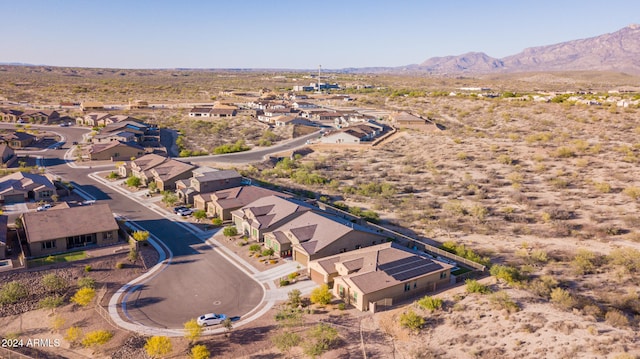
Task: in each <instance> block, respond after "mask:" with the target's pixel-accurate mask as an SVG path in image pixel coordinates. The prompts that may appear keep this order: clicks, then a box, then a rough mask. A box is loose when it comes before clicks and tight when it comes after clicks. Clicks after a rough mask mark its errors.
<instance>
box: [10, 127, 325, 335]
mask: <svg viewBox="0 0 640 359" xmlns="http://www.w3.org/2000/svg"><path fill="white" fill-rule="evenodd" d="M2 125H4V126H2ZM6 125H7V124H0V127H5V126H6ZM14 126H15V125H9V128H13V127H14ZM33 127H45V128H46V129H47V130H49V131H55V132H57V133H58V134H60V136H62V138H63V141H65V142H68V143H70V142H73V141H77V142H80V141H81V139H82V136H83V135H84V134H86V133H87V132H88V129H85V128H77V127H58V126H33ZM315 136H318V134H317V133H315V134H312V135H308V136H305V137H302V138H299V139H295V140H292V141H289V142H288V143H285V144H281V145H276V146H272V147H269V148H266V149H262V150H257V151H249V152H244V153H238V154H227V155H218V156H206V157H209V158H210V159H208V160H209V161H211V160H212V159H211V158H215V161H221V162H225V161H227V162H236V163H238V162H255V161H261V160H262V159H263V157H264V156H268V155H269V154H272V153H277V152H281V151H285V150H290V149H295V148H298V147H301V146H303V145H304V144H305V143H306V141H307V139H309V138H313V137H315ZM68 149H69V147H68V146H66V145H65V146H62V148H61V149H48V150H46V151H40V152H37V155H39V156H42V160H41V161H40V164H41V165H42V166H45V167H46V168H47V170H48V171H49V172H51V173H53V174H55V175H56V176H59V177H61V178H62V179H63V180H65V181H69V182H72V183H73V184H74V185H75V186H76V188H77V189H78V191H79V192H80V193H82V194H84V195H85V196H88V197H90V198H93V199H96V200H100V201H104V202H105V203H108V204H109V205H110V207H111V209H112V211H113V212H114V213H117V214H118V215H120V216H123V217H126V218H127V219H129V220H130V221H133V223H134V224H135V225H136V226H138V227H139V228H141V229H144V230H148V231H149V232H150V233H152V234H155V236H154V237H155V238H157V240H158V241H160V242H162V244H163V245H164V247H165V248H167V249H168V250H169V251H170V255H169V257H170V259H169V260H168V264H167V265H166V266H164V267H163V268H162V269H160V271H159V272H158V273H155V274H154V275H153V276H152V277H151V278H150V279H148V280H146V281H145V282H143V283H142V284H140V285H136V286H135V287H133V288H132V290H131V291H129V292H127V293H126V294H125V295H123V296H122V298H121V299H122V300H123V301H124V303H125V304H124V306H125V308H126V313H127V317H128V318H127V319H128V320H130V321H132V322H134V323H137V324H140V325H143V326H147V327H153V328H173V329H181V328H182V327H183V323H184V322H186V321H188V320H189V319H192V318H195V317H196V316H198V315H200V314H204V313H207V312H219V313H225V314H227V315H229V316H241V317H242V316H245V315H247V314H249V315H250V316H255V315H257V312H256V308H258V307H259V305H260V304H261V303H262V301H263V299H264V298H265V290H264V287H267V289H268V288H269V287H270V286H271V285H270V282H271V281H272V280H273V278H270V277H268V276H265V275H263V276H264V278H262V279H261V280H262V281H263V283H262V284H261V283H259V282H258V281H257V280H255V279H253V274H255V273H251V272H250V271H247V270H246V269H241V268H242V266H239V265H237V264H234V263H231V262H230V261H229V260H228V259H227V258H228V255H227V256H225V255H223V254H222V252H223V251H222V249H221V248H216V247H215V243H214V242H210V244H207V243H204V240H206V239H207V238H208V237H209V236H210V235H212V234H213V233H206V235H205V236H202V235H200V234H199V233H198V232H197V231H194V230H193V229H192V228H190V227H189V226H185V225H184V224H183V223H181V222H180V221H179V217H177V216H176V215H174V214H172V213H169V212H167V211H164V210H159V209H158V208H159V206H157V204H156V203H150V201H151V200H149V199H147V198H144V197H142V196H136V195H132V194H131V193H129V192H127V191H126V190H124V188H122V187H120V186H118V185H115V186H114V185H112V184H108V183H106V182H107V181H105V180H101V177H98V178H97V179H98V180H96V177H95V175H91V173H94V172H96V171H97V170H99V169H98V168H95V167H94V168H88V167H86V166H77V165H75V163H73V161H72V159H66V160H65V159H64V155H65V153H67V150H68ZM30 153H33V152H30ZM67 155H68V153H67ZM195 159H197V160H204V158H203V157H198V158H194V160H195ZM194 162H195V161H194ZM110 166H111V165H108V166H107V167H105V168H102V171H107V172H108V171H109V170H112V169H113V168H109V167H110ZM107 172H104V173H103V174H102V175H106V173H107ZM92 177H93V178H92ZM288 271H292V269H291V268H289V269H288ZM287 273H288V272H287V271H284V272H282V273H280V272H276V273H274V276H275V277H274V278H276V277H279V276H282V275H286V274H287ZM263 285H264V287H263ZM307 287H309V285H308V284H307ZM307 289H308V288H307ZM283 296H284V298H286V294H284V293H279V292H277V291H275V292H273V291H272V292H271V294H269V298H268V300H267V301H268V302H269V303H271V304H270V305H273V303H274V301H275V300H277V299H284V298H282V297H283Z"/></svg>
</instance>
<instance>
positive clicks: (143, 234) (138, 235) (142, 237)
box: [131, 231, 149, 242]
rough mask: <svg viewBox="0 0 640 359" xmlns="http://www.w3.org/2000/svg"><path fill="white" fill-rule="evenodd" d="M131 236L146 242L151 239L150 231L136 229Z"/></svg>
mask: <svg viewBox="0 0 640 359" xmlns="http://www.w3.org/2000/svg"><path fill="white" fill-rule="evenodd" d="M131 236H132V237H133V239H135V240H136V241H138V242H144V241H146V240H147V239H149V231H135V232H133V234H132V235H131Z"/></svg>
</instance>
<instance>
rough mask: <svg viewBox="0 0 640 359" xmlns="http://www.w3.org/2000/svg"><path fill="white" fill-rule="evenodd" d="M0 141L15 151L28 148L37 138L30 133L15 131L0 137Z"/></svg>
mask: <svg viewBox="0 0 640 359" xmlns="http://www.w3.org/2000/svg"><path fill="white" fill-rule="evenodd" d="M0 139H2V140H4V141H5V142H6V143H7V144H8V145H9V146H10V147H11V148H13V149H16V148H25V147H28V146H29V145H31V144H32V143H34V142H36V140H37V139H38V138H37V137H36V136H34V135H32V134H30V133H26V132H22V131H15V132H11V133H6V134H3V135H0Z"/></svg>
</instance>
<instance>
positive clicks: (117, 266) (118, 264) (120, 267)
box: [116, 262, 124, 269]
mask: <svg viewBox="0 0 640 359" xmlns="http://www.w3.org/2000/svg"><path fill="white" fill-rule="evenodd" d="M122 268H124V263H122V262H118V263H116V269H122Z"/></svg>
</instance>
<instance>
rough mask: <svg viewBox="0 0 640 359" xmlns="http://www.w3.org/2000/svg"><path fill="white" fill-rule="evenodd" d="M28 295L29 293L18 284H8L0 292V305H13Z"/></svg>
mask: <svg viewBox="0 0 640 359" xmlns="http://www.w3.org/2000/svg"><path fill="white" fill-rule="evenodd" d="M27 295H29V291H28V290H27V287H25V286H24V284H22V283H20V282H16V281H13V282H9V283H7V284H5V285H4V287H2V289H1V290H0V304H13V303H16V302H17V301H19V300H20V299H22V298H25V297H26V296H27Z"/></svg>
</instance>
